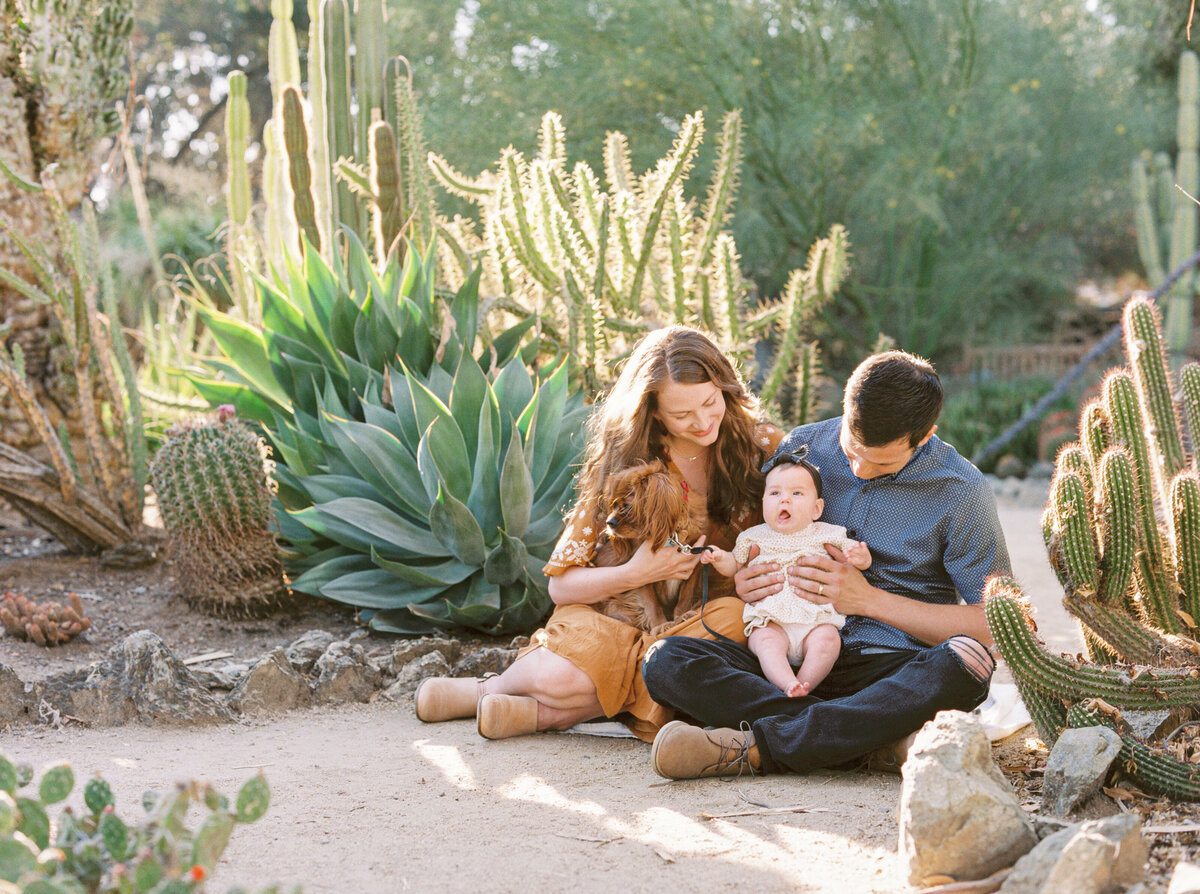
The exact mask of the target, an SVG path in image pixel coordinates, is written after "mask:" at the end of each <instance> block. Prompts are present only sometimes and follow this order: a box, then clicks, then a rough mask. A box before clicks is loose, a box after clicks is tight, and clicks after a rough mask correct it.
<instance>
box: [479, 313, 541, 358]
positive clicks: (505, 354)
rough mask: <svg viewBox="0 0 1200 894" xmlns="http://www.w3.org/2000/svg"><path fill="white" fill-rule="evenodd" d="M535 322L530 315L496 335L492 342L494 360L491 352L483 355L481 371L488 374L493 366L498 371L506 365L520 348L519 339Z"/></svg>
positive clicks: (534, 318) (534, 317)
mask: <svg viewBox="0 0 1200 894" xmlns="http://www.w3.org/2000/svg"><path fill="white" fill-rule="evenodd" d="M537 320H538V318H537V317H536V316H533V315H530V316H528V317H526V318H525V319H524V320H522V321H521V322H520V323H517V324H516V325H515V326H512V327H510V328H508V329H505V330H504V331H503V332H501V333H500V334H499V335H497V336H496V338H495V339H494V340H493V341H492V352H494V353H495V359H494V360H493V358H492V354H491V352H489V353H487V354H485V355H484V356H483V358H482V359H481V360H480V363H479V365H480V366H482V367H483V371H484V372H488V371H489V370H490V369H491V368H492V367H493V366H495V368H496V369H500V368H501V367H503V366H505V365H507V364H508V362H509V361H510V360H512V359H513V357H515V356H516V353H517V351H518V349H519V348H520V347H521V339H522V338H524V336H525V333H526V332H528V331H529V330H530V329H531V328H533V324H534V323H536V322H537Z"/></svg>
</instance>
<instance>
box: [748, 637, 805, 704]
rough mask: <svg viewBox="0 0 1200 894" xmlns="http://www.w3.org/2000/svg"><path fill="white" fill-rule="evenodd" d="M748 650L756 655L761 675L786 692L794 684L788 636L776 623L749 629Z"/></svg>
mask: <svg viewBox="0 0 1200 894" xmlns="http://www.w3.org/2000/svg"><path fill="white" fill-rule="evenodd" d="M749 639H750V642H749V646H750V651H751V652H753V653H754V654H755V655H756V656H757V657H758V663H759V664H760V665H761V666H762V671H763V676H764V677H766V678H767V679H768V680H770V681H771V682H772V683H774V684H775V685H776V686H778V687H779V688H780V689H782V690H783V691H784V692H787V691H788V690H789V689H790V688H791V687H793V686H795V685H796V673H795V671H793V670H792V666H791V665H790V664H788V636H787V634H786V633H784V631H783V628H782V627H780V626H779V625H778V624H774V623H769V624H767V626H766V627H755V628H754V629H753V630H751V631H750V638H749Z"/></svg>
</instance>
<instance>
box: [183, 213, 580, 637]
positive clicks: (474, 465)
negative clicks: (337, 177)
mask: <svg viewBox="0 0 1200 894" xmlns="http://www.w3.org/2000/svg"><path fill="white" fill-rule="evenodd" d="M343 232H345V233H346V234H347V244H348V247H349V250H348V254H347V258H346V260H345V261H342V260H341V259H338V258H335V260H334V263H333V265H332V266H331V265H329V264H327V263H326V262H325V260H324V259H323V258H322V256H321V255H320V254H318V253H317V252H316V251H312V250H306V252H305V253H304V259H303V268H297V267H295V266H289V267H288V268H287V269H286V271H285V272H284V275H282V276H280V277H279V278H277V279H276V280H275V281H274V282H271V283H268V282H267V281H265V280H261V279H260V280H259V283H258V288H259V294H260V298H261V302H262V308H263V319H264V324H265V326H264V329H263V330H262V331H261V332H259V331H256V330H255V329H253V328H251V327H249V326H246V325H244V324H242V323H239V322H238V321H236V320H234V319H232V318H230V317H227V316H223V315H220V314H215V313H210V314H209V315H208V322H209V325H210V327H211V329H212V331H213V334H214V337H215V338H216V340H217V342H218V343H219V344H220V345H221V346H222V348H223V349H224V350H225V352H226V357H225V358H222V359H219V360H217V361H216V363H215V368H217V369H219V370H220V371H221V373H222V374H223V378H222V379H220V380H218V379H210V380H206V381H202V382H199V383H198V386H199V387H200V389H201V391H202V392H203V393H205V395H206V396H207V397H208V398H209V399H210V400H212V401H214V402H218V401H219V402H229V403H232V404H234V405H236V406H237V407H238V411H239V413H242V414H243V415H245V416H247V417H251V418H254V419H256V420H257V421H259V422H260V423H261V424H262V425H263V427H264V430H265V431H266V433H267V436H268V438H269V439H270V441H271V444H272V446H273V448H274V451H275V456H276V458H277V460H278V466H277V468H276V477H277V480H278V482H279V491H278V507H277V508H278V520H279V525H280V534H281V538H282V539H283V540H284V541H285V542H286V544H287V548H286V551H285V560H286V564H287V568H288V571H289V573H291V574H292V575H293V578H294V579H293V580H292V588H293V589H294V590H296V591H297V592H302V593H310V594H313V595H318V596H322V597H324V598H327V599H332V600H336V601H340V602H345V603H347V604H350V605H354V606H357V607H358V608H360V609H361V610H362V616H363V617H364V618H365V619H368V620H369V621H370V623H371V624H372V626H374V627H375V628H377V629H383V630H395V631H405V632H410V631H427V630H431V629H434V628H437V627H450V626H456V625H462V626H467V627H473V628H477V629H481V630H486V631H489V632H494V633H500V632H513V631H518V630H524V629H528V628H529V627H530V626H532V625H533V624H534V623H536V622H537V621H538V620H539V619H540V618H541V617H542V616H543V615H544V614H545V613H546V612H547V611H548V609H549V606H550V602H549V598H548V596H547V594H546V590H545V582H544V578H543V577H542V575H541V574H540V566H541V563H542V562H544V561H545V560H546V558H548V556H549V553H550V551H551V549H552V547H553V543H554V541H555V540H556V539H557V536H558V533H559V531H560V529H561V525H562V510H563V508H564V506H565V504H566V502H567V501H568V500H569V499H570V497H571V494H572V477H573V468H572V464H573V463H574V462H575V461H576V459H577V457H578V455H579V452H580V450H581V448H582V439H583V434H582V428H583V420H584V418H585V415H586V409H585V407H584V405H583V401H582V397H581V396H580V395H579V393H578V392H577V391H575V390H574V389H573V388H572V387H571V385H570V382H569V376H568V368H567V366H566V365H565V364H563V363H558V364H555V365H554V366H552V367H550V368H549V369H543V370H541V371H538V372H535V373H531V372H530V370H529V369H528V368H527V367H526V363H525V359H524V354H523V352H524V353H527V354H528V356H529V357H531V358H532V357H536V356H537V354H538V347H539V345H538V344H537V343H536V342H534V343H531V344H530V345H528V346H526V347H524V348H523V347H522V344H521V341H522V338H523V337H524V336H525V334H526V333H527V332H528V330H529V329H530V328H531V326H532V324H533V321H532V320H526V321H523V322H522V323H520V324H518V325H517V326H516V327H513V328H512V329H509V330H506V331H505V332H503V333H501V334H499V335H497V336H496V337H495V338H493V339H491V340H490V341H484V340H482V339H477V332H478V331H479V330H478V293H477V291H476V288H477V284H478V278H477V277H472V278H471V279H470V280H469V281H468V282H467V283H466V284H465V285H464V286H463V288H462V289H460V290H459V292H458V293H457V294H456V295H453V296H447V295H439V294H437V293H436V292H435V290H434V287H433V280H432V258H431V256H430V257H426V258H420V257H418V256H417V254H416V253H415V252H409V253H408V254H407V255H406V257H405V259H404V262H403V265H401V264H400V263H399V261H398V259H397V257H396V256H395V255H393V256H391V257H390V258H389V260H388V261H387V262H386V263H385V264H384V265H383V268H382V270H381V271H379V272H376V270H375V269H373V268H372V266H371V262H370V259H369V257H368V253H367V251H366V249H365V248H364V247H363V246H362V244H361V243H360V242H358V240H357V238H355V237H354V236H353V234H351V233H349V231H343ZM477 340H478V341H480V342H481V343H480V344H479V345H478V357H476V355H475V354H474V353H473V352H474V351H475V350H476V342H477Z"/></svg>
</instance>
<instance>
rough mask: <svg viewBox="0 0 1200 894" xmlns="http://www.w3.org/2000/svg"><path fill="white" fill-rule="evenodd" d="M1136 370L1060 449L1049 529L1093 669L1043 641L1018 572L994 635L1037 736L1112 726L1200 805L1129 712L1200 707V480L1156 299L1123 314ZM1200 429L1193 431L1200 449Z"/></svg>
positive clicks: (1146, 766) (1128, 750)
mask: <svg viewBox="0 0 1200 894" xmlns="http://www.w3.org/2000/svg"><path fill="white" fill-rule="evenodd" d="M1124 327H1125V350H1126V355H1127V358H1128V363H1129V365H1128V367H1127V368H1123V369H1116V370H1113V371H1112V372H1110V373H1109V374H1108V376H1107V378H1106V379H1105V382H1104V387H1103V396H1102V397H1101V398H1099V399H1098V400H1096V401H1094V402H1093V403H1091V404H1089V405H1087V406H1085V407H1084V408H1083V410H1082V413H1081V416H1080V433H1081V434H1080V440H1081V443H1080V444H1078V445H1069V446H1067V447H1065V448H1063V450H1062V451H1061V452H1060V453H1059V456H1058V462H1057V470H1056V472H1055V476H1054V479H1053V481H1052V482H1051V487H1050V499H1049V501H1048V503H1047V506H1046V510H1045V513H1044V515H1043V517H1042V530H1043V533H1044V536H1045V540H1046V547H1047V549H1048V551H1049V557H1050V564H1051V565H1052V566H1053V568H1054V570H1055V572H1056V573H1057V575H1058V578H1059V581H1060V583H1061V584H1062V586H1063V591H1064V597H1063V605H1064V606H1065V607H1066V609H1067V611H1069V612H1070V613H1071V614H1072V615H1074V616H1075V617H1076V618H1077V619H1078V620H1079V622H1080V624H1081V625H1082V629H1083V634H1084V642H1085V646H1086V648H1087V653H1088V654H1087V659H1088V660H1086V661H1084V660H1081V659H1077V658H1072V657H1070V656H1066V655H1055V654H1052V653H1051V652H1050V651H1048V650H1047V649H1046V647H1045V646H1044V645H1043V644H1042V642H1041V641H1040V640H1039V639H1038V638H1037V636H1036V633H1035V631H1036V629H1037V628H1036V625H1035V624H1034V623H1033V619H1032V615H1031V612H1030V608H1029V604H1028V600H1027V599H1026V598H1025V595H1024V594H1023V593H1022V592H1021V589H1020V586H1019V585H1018V584H1017V583H1016V581H1014V580H1013V579H1011V578H996V579H995V580H993V581H991V582H990V584H989V586H988V590H987V593H986V594H985V599H986V602H985V608H986V611H987V619H988V625H989V627H990V628H991V632H992V637H993V638H994V639H995V641H996V645H997V647H998V648H999V649H1000V652H1001V654H1002V655H1003V656H1004V659H1005V660H1006V661H1007V662H1008V664H1009V666H1010V667H1011V669H1012V673H1013V677H1014V679H1015V680H1016V683H1017V687H1018V689H1019V690H1020V691H1021V696H1022V698H1023V700H1024V701H1025V704H1026V706H1027V707H1028V708H1029V712H1030V714H1031V715H1032V717H1033V720H1034V723H1035V725H1036V726H1037V729H1038V732H1039V733H1040V734H1041V736H1042V738H1043V739H1044V740H1045V741H1046V742H1047V743H1048V744H1050V743H1053V742H1054V741H1055V740H1056V739H1057V738H1058V735H1059V733H1061V732H1062V730H1063V729H1064V728H1065V727H1067V726H1094V725H1097V724H1101V723H1102V724H1104V725H1106V726H1110V727H1111V728H1113V729H1115V730H1117V731H1118V732H1119V733H1120V734H1121V736H1122V740H1123V742H1124V745H1123V747H1122V750H1121V759H1120V761H1119V765H1120V767H1121V772H1123V773H1125V774H1126V775H1127V776H1129V777H1131V778H1132V779H1133V780H1134V781H1136V782H1137V783H1138V784H1139V785H1141V786H1142V787H1143V788H1145V789H1146V790H1148V791H1151V792H1155V793H1158V794H1164V795H1167V796H1169V797H1173V798H1180V799H1186V800H1200V773H1197V772H1196V768H1195V767H1192V766H1189V765H1186V764H1182V763H1181V762H1179V761H1177V760H1175V758H1173V757H1171V756H1169V755H1166V754H1164V753H1162V752H1161V749H1158V748H1156V746H1155V743H1153V742H1147V741H1141V740H1139V739H1137V738H1136V737H1135V736H1134V734H1133V732H1132V731H1131V727H1130V726H1129V725H1128V724H1127V723H1125V721H1124V719H1123V718H1122V716H1121V714H1122V712H1132V711H1161V710H1163V709H1167V710H1169V711H1170V713H1171V719H1173V721H1174V724H1173V725H1178V724H1179V723H1182V722H1185V721H1188V720H1191V719H1193V718H1194V717H1196V716H1197V715H1198V713H1200V712H1198V709H1200V643H1198V642H1197V641H1196V627H1197V620H1198V619H1200V478H1198V477H1197V470H1196V457H1195V455H1194V454H1193V455H1191V456H1189V455H1188V453H1187V451H1186V450H1185V443H1186V442H1185V441H1184V439H1183V436H1182V429H1181V425H1180V414H1179V413H1178V412H1177V410H1176V407H1175V404H1174V402H1173V399H1172V396H1173V395H1174V394H1175V387H1174V384H1173V382H1172V376H1171V374H1170V372H1169V371H1168V369H1167V364H1166V359H1165V355H1164V351H1163V344H1162V330H1161V324H1160V320H1159V315H1158V311H1157V310H1156V308H1155V307H1154V305H1153V304H1151V303H1150V302H1149V301H1147V300H1145V299H1144V298H1135V299H1134V300H1132V301H1130V302H1129V304H1128V305H1127V306H1126V308H1125V313H1124ZM1197 376H1200V365H1197V364H1195V363H1192V364H1189V365H1187V366H1185V367H1184V368H1183V370H1181V373H1180V380H1181V382H1182V383H1183V387H1182V388H1181V389H1180V393H1181V394H1182V395H1183V406H1184V415H1185V416H1186V417H1187V419H1188V422H1189V425H1194V423H1195V420H1196V419H1197V418H1200V413H1198V412H1197V398H1200V393H1198V392H1196V390H1195V385H1196V384H1198V383H1200V380H1198V379H1197ZM1198 434H1200V433H1198V432H1195V431H1193V433H1192V440H1191V444H1192V445H1193V447H1194V445H1195V444H1196V437H1197V435H1198Z"/></svg>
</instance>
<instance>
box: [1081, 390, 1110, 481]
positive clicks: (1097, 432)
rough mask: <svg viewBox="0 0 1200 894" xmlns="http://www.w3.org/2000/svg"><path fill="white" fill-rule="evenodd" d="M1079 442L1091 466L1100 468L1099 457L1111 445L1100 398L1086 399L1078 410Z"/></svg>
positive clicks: (1107, 422) (1108, 427) (1105, 414)
mask: <svg viewBox="0 0 1200 894" xmlns="http://www.w3.org/2000/svg"><path fill="white" fill-rule="evenodd" d="M1079 442H1080V444H1082V445H1083V449H1084V450H1085V451H1086V452H1087V458H1088V462H1089V463H1090V464H1091V467H1092V468H1093V469H1098V468H1100V458H1101V457H1102V456H1104V451H1106V450H1108V448H1109V447H1111V446H1112V428H1111V426H1110V425H1109V421H1108V414H1107V413H1106V412H1105V411H1104V401H1103V400H1102V399H1100V398H1096V399H1095V400H1091V401H1088V402H1087V403H1086V404H1085V405H1084V407H1083V409H1082V410H1081V411H1080V413H1079Z"/></svg>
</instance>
